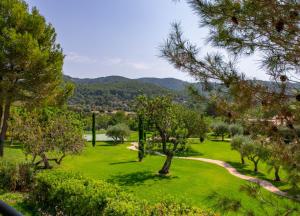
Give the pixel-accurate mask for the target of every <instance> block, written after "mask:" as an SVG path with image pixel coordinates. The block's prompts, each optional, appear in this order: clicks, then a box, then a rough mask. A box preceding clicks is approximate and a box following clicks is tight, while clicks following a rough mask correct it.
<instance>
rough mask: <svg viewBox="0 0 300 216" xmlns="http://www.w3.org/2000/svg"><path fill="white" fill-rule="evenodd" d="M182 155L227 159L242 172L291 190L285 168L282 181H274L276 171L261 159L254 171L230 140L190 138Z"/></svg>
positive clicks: (282, 188)
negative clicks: (187, 146)
mask: <svg viewBox="0 0 300 216" xmlns="http://www.w3.org/2000/svg"><path fill="white" fill-rule="evenodd" d="M181 156H192V157H203V158H211V159H217V160H222V161H226V162H228V163H229V164H231V165H232V166H233V167H235V168H236V169H237V170H238V171H239V172H240V173H243V174H245V175H249V176H255V177H258V178H261V179H265V180H268V181H270V182H272V183H273V184H274V185H276V186H277V187H278V188H280V189H281V190H283V191H289V190H290V188H291V186H290V185H289V184H288V183H287V182H286V177H287V176H286V173H285V172H284V170H282V169H281V170H280V173H279V175H280V176H281V178H282V181H281V182H276V181H273V179H274V171H273V170H270V168H271V167H270V166H269V165H267V164H266V163H264V162H263V161H260V162H259V164H258V171H259V172H257V173H256V172H254V171H253V170H254V165H253V163H252V162H251V161H249V160H247V159H246V158H245V162H246V164H245V165H243V164H241V158H240V155H239V153H238V152H237V151H233V150H231V147H230V142H229V141H212V140H205V141H204V142H203V143H200V142H199V139H190V140H189V151H187V152H186V153H184V154H182V155H181Z"/></svg>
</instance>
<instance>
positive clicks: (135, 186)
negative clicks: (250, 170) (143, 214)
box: [59, 143, 291, 215]
mask: <svg viewBox="0 0 300 216" xmlns="http://www.w3.org/2000/svg"><path fill="white" fill-rule="evenodd" d="M128 145H129V144H122V145H111V144H110V143H97V146H96V147H95V148H93V147H90V146H88V147H87V148H86V149H85V151H84V152H83V154H81V155H80V156H73V157H68V158H66V160H65V161H64V163H63V165H62V166H61V167H60V168H59V169H63V170H68V171H69V170H72V171H78V172H81V173H84V174H85V175H87V176H90V177H93V178H97V179H104V180H106V181H108V182H111V183H116V184H119V185H121V186H123V187H124V188H125V189H126V190H128V191H130V192H132V193H133V194H135V195H136V196H138V197H139V198H142V199H147V200H149V201H151V202H158V201H159V200H161V199H163V198H164V197H168V196H173V197H176V198H178V199H179V200H181V199H184V200H185V201H186V202H189V203H191V204H193V205H195V206H199V207H202V208H212V209H214V205H215V204H216V199H215V198H211V197H209V196H210V195H212V194H213V193H215V192H217V193H218V194H220V195H226V196H229V197H234V198H237V199H240V200H241V201H242V203H243V205H245V207H246V208H247V209H255V211H256V213H257V215H264V214H260V212H261V210H260V209H259V204H258V202H257V201H255V200H253V199H252V198H249V197H248V196H247V195H246V194H244V193H242V192H240V187H241V186H242V185H244V184H246V183H247V182H246V181H243V180H241V179H238V178H236V177H234V176H232V175H230V174H229V173H228V172H227V171H226V170H225V169H224V168H222V167H219V166H216V165H212V164H208V163H202V162H198V161H185V160H182V159H174V161H173V164H172V167H171V175H170V176H168V177H160V176H158V175H157V171H158V170H159V169H160V168H161V166H162V164H163V162H164V158H163V157H160V156H151V155H148V156H147V157H146V159H145V160H144V162H142V163H139V162H137V153H136V152H134V151H129V150H128V149H126V146H128ZM264 194H268V195H269V196H271V197H272V199H274V200H278V201H279V202H280V205H284V203H286V202H289V203H291V201H290V200H287V199H281V198H280V197H278V196H276V195H272V194H270V193H269V192H266V191H264ZM269 210H270V209H269ZM234 215H236V214H234Z"/></svg>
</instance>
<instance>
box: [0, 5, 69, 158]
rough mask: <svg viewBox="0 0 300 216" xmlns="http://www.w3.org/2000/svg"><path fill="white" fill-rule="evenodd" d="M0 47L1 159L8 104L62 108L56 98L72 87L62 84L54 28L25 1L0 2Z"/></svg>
mask: <svg viewBox="0 0 300 216" xmlns="http://www.w3.org/2000/svg"><path fill="white" fill-rule="evenodd" d="M0 47H1V49H0V68H1V73H0V116H1V117H2V116H3V119H1V121H3V124H1V133H0V156H2V155H3V145H4V141H5V136H6V131H7V128H8V125H7V121H8V119H9V114H10V107H11V104H13V103H14V102H21V103H22V104H27V105H29V106H36V105H41V104H44V103H47V104H49V103H50V104H51V103H53V104H60V105H61V103H62V101H55V99H57V98H56V96H57V95H59V96H61V97H60V99H63V98H64V96H63V95H68V94H69V92H70V91H71V88H70V86H69V85H66V86H64V85H63V81H62V66H63V59H64V55H63V53H62V49H61V47H60V45H59V44H57V43H56V33H55V29H54V28H53V26H52V25H51V24H48V23H46V20H45V18H44V17H43V16H41V15H40V13H39V11H38V10H37V9H36V8H33V9H32V10H31V11H29V8H28V6H27V4H26V3H25V1H22V0H1V1H0ZM65 87H66V89H65ZM62 88H63V89H62ZM1 117H0V118H1Z"/></svg>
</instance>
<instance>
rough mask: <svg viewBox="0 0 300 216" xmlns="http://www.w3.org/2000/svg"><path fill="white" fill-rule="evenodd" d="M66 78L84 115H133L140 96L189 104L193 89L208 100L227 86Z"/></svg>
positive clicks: (118, 78) (71, 101)
mask: <svg viewBox="0 0 300 216" xmlns="http://www.w3.org/2000/svg"><path fill="white" fill-rule="evenodd" d="M64 78H65V80H66V81H69V82H72V83H74V84H75V91H74V95H73V96H72V97H71V98H70V99H69V105H70V106H73V107H75V108H76V109H80V110H85V111H90V110H91V109H92V107H93V108H95V109H97V110H99V111H101V110H103V111H112V110H124V111H131V110H132V102H133V100H134V99H135V98H136V97H137V96H138V95H141V94H144V95H146V96H150V97H155V96H158V95H169V96H171V97H172V98H173V99H174V101H176V102H179V103H189V104H190V103H191V101H190V97H189V93H188V88H189V87H193V88H194V89H196V90H198V92H199V93H200V94H202V95H205V96H208V94H209V92H210V91H212V90H217V91H223V90H224V89H225V88H224V85H222V84H219V83H209V84H208V86H204V85H203V84H202V83H189V82H186V81H182V80H179V79H174V78H139V79H129V78H126V77H121V76H108V77H99V78H94V79H79V78H73V77H69V76H65V77H64ZM252 82H259V83H262V84H263V85H265V86H266V87H268V88H270V89H272V88H278V85H277V84H276V83H274V82H269V81H259V80H255V81H252ZM287 87H288V89H290V91H293V89H295V88H298V87H299V85H298V84H292V83H289V84H288V85H287ZM225 92H226V91H225ZM190 105H191V104H190Z"/></svg>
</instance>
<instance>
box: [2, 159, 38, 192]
mask: <svg viewBox="0 0 300 216" xmlns="http://www.w3.org/2000/svg"><path fill="white" fill-rule="evenodd" d="M33 176H34V172H33V169H32V168H31V165H30V164H27V163H21V164H13V163H9V162H4V161H1V162H0V189H2V190H8V191H27V190H28V189H29V188H30V186H31V184H32V181H33Z"/></svg>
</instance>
